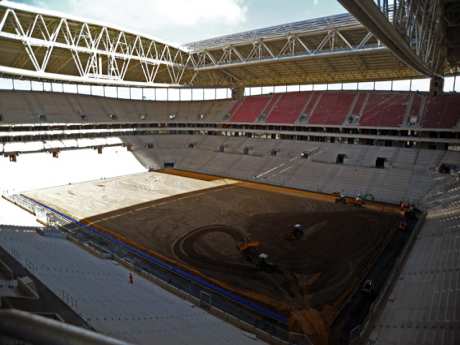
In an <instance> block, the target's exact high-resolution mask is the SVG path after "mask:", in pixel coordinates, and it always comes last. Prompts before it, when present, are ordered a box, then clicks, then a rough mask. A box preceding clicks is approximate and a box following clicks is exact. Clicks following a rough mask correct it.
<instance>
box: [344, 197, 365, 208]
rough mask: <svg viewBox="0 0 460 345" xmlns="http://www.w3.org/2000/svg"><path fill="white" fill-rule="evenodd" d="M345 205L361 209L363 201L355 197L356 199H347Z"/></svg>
mask: <svg viewBox="0 0 460 345" xmlns="http://www.w3.org/2000/svg"><path fill="white" fill-rule="evenodd" d="M347 204H348V205H351V206H358V207H361V206H363V205H364V201H363V199H361V197H360V196H357V197H356V198H347Z"/></svg>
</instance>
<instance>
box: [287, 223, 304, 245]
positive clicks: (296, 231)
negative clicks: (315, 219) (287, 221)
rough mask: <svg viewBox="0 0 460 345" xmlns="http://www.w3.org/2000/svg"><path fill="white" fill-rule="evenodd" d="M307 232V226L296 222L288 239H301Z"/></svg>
mask: <svg viewBox="0 0 460 345" xmlns="http://www.w3.org/2000/svg"><path fill="white" fill-rule="evenodd" d="M304 234H305V227H304V226H303V225H302V224H294V226H293V227H292V229H291V231H290V232H289V234H288V235H287V239H288V240H291V241H292V240H300V239H302V237H303V235H304Z"/></svg>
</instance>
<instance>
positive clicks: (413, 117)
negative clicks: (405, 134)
mask: <svg viewBox="0 0 460 345" xmlns="http://www.w3.org/2000/svg"><path fill="white" fill-rule="evenodd" d="M423 106H424V97H423V96H421V95H418V94H415V95H413V96H412V106H411V108H410V113H409V118H408V121H407V124H408V125H409V126H415V125H416V124H418V123H419V121H420V114H421V112H422V111H423Z"/></svg>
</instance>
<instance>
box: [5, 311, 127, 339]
mask: <svg viewBox="0 0 460 345" xmlns="http://www.w3.org/2000/svg"><path fill="white" fill-rule="evenodd" d="M0 334H1V336H0V340H1V337H2V336H7V337H10V338H12V339H14V340H22V341H26V342H28V343H31V344H46V345H64V344H65V345H129V343H127V342H124V341H121V340H117V339H114V338H111V337H108V336H105V335H102V334H98V333H95V332H92V331H89V330H86V329H83V328H80V327H76V326H72V325H69V324H66V323H63V322H59V321H56V320H52V319H49V318H46V317H43V316H38V315H34V314H31V313H27V312H23V311H19V310H15V309H8V310H0Z"/></svg>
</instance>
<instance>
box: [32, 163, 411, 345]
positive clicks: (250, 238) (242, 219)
mask: <svg viewBox="0 0 460 345" xmlns="http://www.w3.org/2000/svg"><path fill="white" fill-rule="evenodd" d="M95 190H97V191H98V193H97V195H93V197H91V195H92V193H93V192H94V191H95ZM142 193H143V194H142ZM24 195H25V196H27V197H30V198H33V199H34V200H36V201H38V202H40V203H42V204H44V205H46V206H49V207H51V208H52V209H56V210H59V212H63V213H64V214H66V215H68V216H70V217H72V218H73V219H76V220H78V221H79V222H80V223H83V224H85V225H87V226H90V227H92V228H94V229H96V230H97V231H100V232H101V233H105V234H109V235H111V236H113V237H114V238H117V239H118V240H121V241H123V242H124V243H126V244H128V245H131V246H133V247H135V248H137V249H139V250H141V251H143V252H145V253H146V254H148V255H152V256H154V257H155V258H158V259H160V260H163V261H165V262H167V263H170V264H172V265H174V266H177V267H179V268H181V269H183V270H185V271H187V272H190V273H191V274H193V275H196V276H197V277H200V278H204V279H206V280H208V281H209V282H211V283H213V284H215V285H217V286H219V287H222V288H224V289H226V290H228V291H230V292H233V293H235V294H237V295H240V296H243V297H245V298H247V299H248V300H252V301H255V302H257V303H260V304H262V305H264V306H266V307H268V308H270V309H273V310H276V311H277V312H280V313H281V314H282V315H285V316H286V318H287V320H288V327H289V331H290V332H296V333H301V334H308V335H309V336H310V337H312V338H315V339H317V341H318V342H319V343H327V341H328V340H327V339H328V338H329V333H330V331H331V328H332V326H333V324H334V321H335V320H336V318H337V317H338V315H339V313H340V311H341V310H342V309H343V307H344V305H345V304H346V303H348V302H349V300H350V298H351V297H352V296H353V294H355V293H356V291H360V290H361V289H362V288H363V285H364V284H365V281H366V277H367V276H368V274H369V273H370V271H371V270H372V269H373V266H374V264H375V263H376V261H377V260H378V258H379V256H380V255H381V254H382V251H383V250H384V249H385V248H386V247H387V246H388V244H389V243H391V241H392V240H393V239H394V235H395V233H397V232H398V231H401V230H400V229H399V227H400V223H401V219H402V217H401V214H400V210H399V208H398V207H394V206H391V205H384V204H378V203H369V205H366V204H365V203H364V202H362V201H360V200H359V199H356V198H348V199H347V198H344V197H341V196H340V195H327V194H319V193H311V192H305V191H301V190H296V189H290V188H284V187H275V186H269V185H264V184H260V183H254V182H246V181H238V180H231V179H224V178H220V177H216V176H211V175H205V174H199V173H188V172H185V171H178V170H174V169H165V170H162V171H159V172H150V173H145V174H138V175H132V176H124V177H120V178H114V179H110V180H102V181H91V182H84V183H80V184H75V185H67V186H61V187H53V188H48V189H43V190H37V191H30V192H27V193H24ZM120 195H122V196H123V198H120V197H119V196H120ZM144 196H145V197H146V199H144ZM143 199H144V200H145V201H144V202H142V203H133V200H143ZM148 199H150V200H148ZM130 200H131V202H130ZM117 202H118V204H117ZM123 206H124V207H123ZM85 208H87V209H88V210H92V211H91V212H90V213H85V211H84V210H85Z"/></svg>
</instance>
